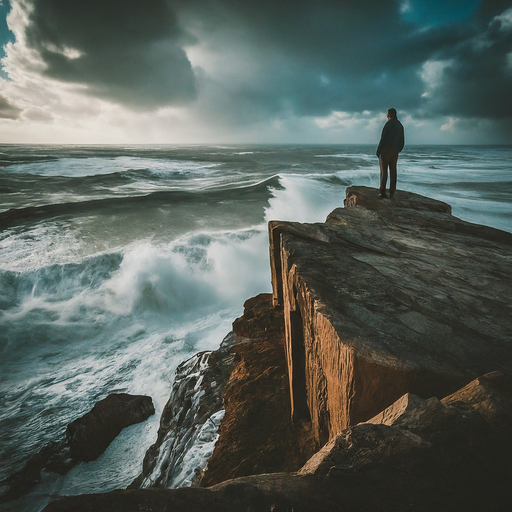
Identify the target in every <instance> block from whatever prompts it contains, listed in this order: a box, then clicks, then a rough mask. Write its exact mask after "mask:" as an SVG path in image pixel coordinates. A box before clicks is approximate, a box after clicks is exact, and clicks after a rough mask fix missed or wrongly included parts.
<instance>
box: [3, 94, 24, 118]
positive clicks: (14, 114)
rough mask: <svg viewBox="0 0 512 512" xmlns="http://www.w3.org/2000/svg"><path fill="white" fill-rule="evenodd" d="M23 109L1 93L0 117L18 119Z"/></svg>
mask: <svg viewBox="0 0 512 512" xmlns="http://www.w3.org/2000/svg"><path fill="white" fill-rule="evenodd" d="M20 113H21V110H20V109H19V108H18V107H15V106H14V105H12V104H11V103H9V101H7V99H6V98H4V97H3V96H1V95H0V118H1V119H18V117H19V115H20Z"/></svg>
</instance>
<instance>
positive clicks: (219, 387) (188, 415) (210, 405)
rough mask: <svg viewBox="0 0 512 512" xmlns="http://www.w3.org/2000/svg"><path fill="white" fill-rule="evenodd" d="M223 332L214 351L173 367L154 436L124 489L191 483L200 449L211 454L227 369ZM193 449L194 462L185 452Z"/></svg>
mask: <svg viewBox="0 0 512 512" xmlns="http://www.w3.org/2000/svg"><path fill="white" fill-rule="evenodd" d="M236 342H237V336H236V335H235V334H234V333H230V334H228V335H227V336H226V337H225V338H224V340H223V342H222V343H221V346H220V347H219V349H218V350H215V351H208V352H200V353H199V354H196V355H194V356H192V357H191V358H190V359H188V360H187V361H185V362H183V363H182V364H180V365H179V366H178V368H177V369H176V374H175V378H174V384H173V387H172V391H171V396H170V398H169V401H168V402H167V404H166V405H165V408H164V410H163V412H162V417H161V419H160V427H159V429H158V437H157V440H156V442H155V443H154V444H153V445H152V446H151V447H150V448H149V450H148V451H147V452H146V456H145V457H144V462H143V469H142V473H141V474H140V475H139V476H138V477H137V478H136V479H135V481H134V482H133V483H132V484H131V485H130V488H132V489H138V488H142V489H145V488H153V487H156V488H170V487H181V486H183V485H196V484H198V482H199V480H200V479H201V476H202V471H203V470H204V465H205V458H204V453H203V452H204V450H206V451H208V453H207V456H208V455H211V453H212V451H213V445H214V444H215V441H216V440H217V430H218V427H219V424H220V421H221V419H222V417H223V416H224V409H223V404H222V398H223V390H224V386H225V383H226V382H227V380H228V378H229V374H230V373H231V370H232V369H233V360H234V356H233V355H232V354H230V349H231V347H232V346H233V345H234V344H235V343H236ZM192 448H194V449H195V450H196V451H197V450H199V451H201V453H199V454H198V455H199V457H198V458H197V461H195V460H194V457H193V452H192V451H191V449H192Z"/></svg>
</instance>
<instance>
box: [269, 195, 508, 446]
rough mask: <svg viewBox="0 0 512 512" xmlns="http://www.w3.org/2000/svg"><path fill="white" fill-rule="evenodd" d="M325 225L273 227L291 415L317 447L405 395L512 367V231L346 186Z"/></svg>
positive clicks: (441, 389) (438, 390)
mask: <svg viewBox="0 0 512 512" xmlns="http://www.w3.org/2000/svg"><path fill="white" fill-rule="evenodd" d="M345 204H346V208H339V209H336V210H334V211H333V212H332V213H331V214H330V215H329V216H328V218H327V222H326V223H324V224H298V223H291V222H270V225H269V230H270V259H271V268H272V284H273V290H274V292H273V297H274V303H275V305H276V306H282V307H283V308H284V319H285V331H286V333H285V336H286V357H287V364H288V375H289V383H290V393H291V403H292V416H293V418H294V419H299V418H302V419H306V420H308V421H311V425H312V429H313V433H314V437H315V439H316V442H317V444H318V446H321V445H323V444H324V443H326V442H327V441H329V440H330V439H332V438H334V437H335V436H336V435H338V434H339V433H340V432H341V431H342V430H343V429H344V428H346V427H348V426H350V425H354V424H356V423H359V422H361V421H365V420H367V419H369V418H371V417H372V416H374V415H375V414H377V413H378V412H379V411H381V410H382V409H384V408H385V407H387V406H388V405H390V404H391V403H393V402H394V401H395V400H397V399H398V398H399V397H400V396H401V395H403V394H404V393H406V392H412V393H415V394H417V395H419V396H421V397H430V396H437V397H440V398H442V397H443V396H446V395H448V394H449V393H451V392H453V391H455V390H456V389H458V388H460V387H461V386H463V385H465V384H467V383H468V382H469V381H471V380H472V379H473V378H475V377H477V376H478V375H482V374H484V373H487V372H489V371H492V370H501V371H503V372H507V373H509V372H512V315H511V314H510V313H511V300H510V299H511V276H512V260H511V253H512V235H511V234H510V233H505V232H503V231H499V230H496V229H492V228H488V227H484V226H478V225H474V224H470V223H468V222H464V221H462V220H460V219H457V218H456V217H453V216H452V215H450V211H451V208H450V206H449V205H447V204H445V203H442V202H440V201H435V200H432V199H428V198H425V197H422V196H419V195H417V194H412V193H408V192H402V191H401V192H400V193H399V194H397V196H396V197H395V200H393V201H389V200H379V199H378V198H377V195H376V194H375V190H373V189H369V188H367V187H350V188H349V189H348V190H347V199H346V201H345Z"/></svg>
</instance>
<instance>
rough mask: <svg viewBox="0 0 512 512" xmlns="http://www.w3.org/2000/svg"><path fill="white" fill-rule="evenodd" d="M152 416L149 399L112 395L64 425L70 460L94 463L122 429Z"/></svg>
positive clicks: (136, 396) (119, 394)
mask: <svg viewBox="0 0 512 512" xmlns="http://www.w3.org/2000/svg"><path fill="white" fill-rule="evenodd" d="M154 413H155V408H154V407H153V401H152V400H151V397H149V396H141V395H128V394H126V393H112V394H111V395H109V396H107V397H106V398H104V399H103V400H100V401H99V402H98V403H96V404H95V406H94V407H93V408H92V409H91V410H90V411H89V412H88V413H87V414H84V416H82V417H81V418H78V419H76V420H75V421H73V422H71V423H70V424H69V425H68V428H67V430H66V436H67V439H68V443H69V449H70V455H71V458H73V459H75V460H79V461H83V462H89V461H91V460H95V459H97V458H98V457H99V456H100V455H101V454H102V453H103V452H104V451H105V450H106V449H107V447H108V445H109V444H110V443H111V442H112V441H113V440H114V438H115V437H116V436H117V435H118V434H119V433H120V432H121V430H123V428H125V427H128V426H130V425H133V424H134V423H140V422H141V421H144V420H146V419H147V418H149V417H150V416H151V415H152V414H154Z"/></svg>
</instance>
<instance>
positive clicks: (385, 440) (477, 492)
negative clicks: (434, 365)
mask: <svg viewBox="0 0 512 512" xmlns="http://www.w3.org/2000/svg"><path fill="white" fill-rule="evenodd" d="M511 401H512V379H511V377H510V376H507V375H503V374H501V373H498V372H494V373H492V374H489V375H485V376H483V377H481V378H479V379H478V380H477V381H475V382H472V383H470V384H469V385H468V386H467V387H466V388H464V389H463V390H460V391H458V392H456V393H454V394H453V395H451V396H449V397H447V398H446V399H444V400H442V401H439V400H438V399H436V398H430V399H420V398H418V397H414V396H412V395H406V396H404V397H402V398H401V399H400V400H399V401H397V402H396V403H395V404H393V405H392V406H390V408H389V409H388V410H387V411H383V412H382V414H379V415H378V416H377V417H375V418H373V419H372V420H371V421H370V422H366V423H361V424H359V425H355V426H352V427H349V428H347V429H345V430H343V431H342V432H341V434H340V435H339V436H337V437H336V438H334V439H333V440H331V441H330V442H329V443H328V444H327V445H325V446H324V447H323V448H322V449H321V450H320V452H319V453H317V454H315V455H314V456H313V457H312V458H311V459H310V460H309V461H308V462H307V463H306V464H305V465H304V467H303V468H302V469H301V470H300V471H299V472H298V473H294V474H287V473H275V474H265V475H257V476H249V477H243V478H237V479H235V480H228V481H226V482H224V483H221V484H218V485H215V486H213V487H210V488H208V489H200V488H184V489H173V490H153V489H151V490H140V491H114V492H112V493H107V494H100V495H87V496H76V497H69V498H62V499H60V500H58V501H55V502H53V503H51V504H50V505H49V506H48V507H47V508H46V509H45V511H46V512H68V511H74V512H85V511H88V512H93V511H94V512H106V511H109V512H117V511H123V512H130V511H140V510H154V511H157V510H162V511H163V510H166V511H168V512H172V511H181V510H187V511H190V512H196V511H203V510H209V511H213V512H216V511H219V512H220V511H233V512H234V511H236V512H241V511H251V512H259V511H261V512H263V511H269V510H273V511H276V512H277V511H283V512H284V511H287V512H292V511H294V512H323V511H325V512H327V511H329V512H333V511H340V512H342V511H353V512H355V511H358V512H360V511H362V512H366V511H368V512H369V511H375V510H379V511H383V512H387V511H415V512H423V511H424V512H427V511H429V512H431V511H432V510H437V511H446V512H448V511H450V512H452V511H454V510H486V511H501V510H506V509H508V508H507V507H508V506H509V501H510V499H511V498H512V489H511V488H510V485H509V482H510V475H511V471H510V468H511V460H512V457H511V454H512V452H511V444H510V439H511V436H510V425H511V422H512V408H510V403H511ZM490 411H492V412H490ZM498 431H499V432H508V442H505V443H503V442H502V439H497V438H496V436H495V433H496V432H498Z"/></svg>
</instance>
